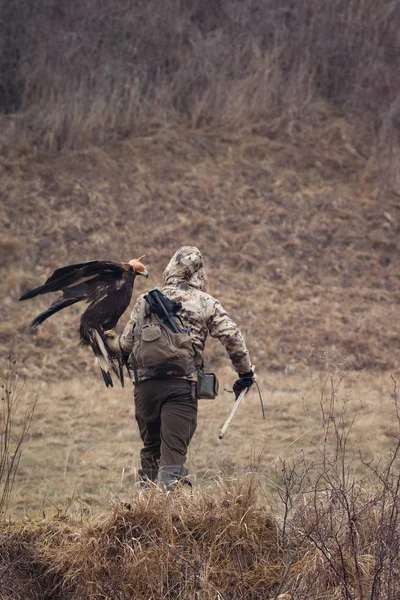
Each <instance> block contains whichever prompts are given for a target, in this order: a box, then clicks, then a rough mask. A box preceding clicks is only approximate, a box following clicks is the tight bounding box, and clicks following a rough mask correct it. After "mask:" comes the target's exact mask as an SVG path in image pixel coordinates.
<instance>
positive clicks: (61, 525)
mask: <svg viewBox="0 0 400 600" xmlns="http://www.w3.org/2000/svg"><path fill="white" fill-rule="evenodd" d="M317 358H318V360H319V363H318V364H317V361H314V366H315V369H314V372H313V376H312V381H313V384H314V385H316V388H317V389H316V390H315V391H316V392H318V398H315V403H313V402H312V401H311V399H309V401H308V404H309V407H308V412H307V421H308V425H309V424H310V421H311V419H312V417H310V413H311V412H312V411H316V413H315V417H316V416H317V411H318V416H319V418H318V419H316V418H315V421H316V422H315V423H314V426H315V427H318V429H319V430H320V431H319V435H317V433H318V432H317V433H316V432H315V431H313V428H311V427H310V428H309V429H308V431H305V432H304V435H303V439H302V440H301V446H302V448H303V450H301V449H300V446H299V444H298V441H299V440H295V439H294V440H292V444H291V445H289V446H287V447H286V448H284V449H283V451H282V455H281V457H278V456H276V457H275V460H274V461H269V462H267V458H268V457H267V456H265V455H258V456H257V457H256V460H255V461H254V460H253V461H251V460H250V459H249V460H248V461H247V464H246V462H243V463H242V464H243V466H242V468H239V467H238V466H236V468H233V469H232V470H231V471H230V473H227V472H226V471H225V473H223V474H222V476H221V474H220V475H215V476H214V477H213V478H211V479H210V478H208V481H207V480H206V479H203V481H202V482H201V484H200V482H197V484H196V485H195V487H194V490H193V493H191V492H190V491H189V490H186V489H182V490H179V489H177V490H175V491H173V492H168V493H167V492H166V491H165V490H163V489H160V488H158V487H157V486H154V487H152V488H150V489H148V490H141V489H140V488H138V487H137V486H134V487H130V488H129V489H125V491H123V490H122V489H121V490H120V494H119V495H115V494H114V496H113V499H112V505H113V506H112V508H111V510H108V511H107V513H106V514H103V515H99V516H96V517H92V516H90V513H89V512H88V509H90V507H89V505H88V504H87V503H84V502H82V501H81V502H80V503H79V502H78V501H77V499H76V501H75V503H71V502H70V503H69V505H68V506H67V507H66V508H64V509H62V510H58V512H57V514H56V512H55V510H54V507H53V515H54V516H53V517H50V516H49V515H48V516H47V518H46V519H44V520H43V519H35V520H29V521H25V523H23V522H22V521H15V522H14V521H5V520H3V521H2V522H0V548H1V552H2V557H3V565H4V569H3V572H2V573H1V579H0V592H1V594H2V597H4V598H7V599H8V598H10V599H11V598H12V599H13V600H17V599H18V600H19V599H20V598H21V599H22V598H24V600H34V599H35V600H36V599H39V598H41V599H44V598H49V599H50V598H52V599H55V598H57V599H59V600H63V599H64V598H68V599H69V600H74V599H76V600H78V599H79V600H81V599H87V600H95V599H100V598H103V599H107V600H111V599H112V600H115V599H119V598H121V600H122V599H123V598H131V597H135V598H138V599H143V600H158V599H160V598H170V599H171V600H172V599H174V600H180V599H182V600H183V599H185V600H186V598H199V599H200V598H204V599H206V600H207V599H209V600H212V599H215V598H221V599H224V600H235V599H239V598H240V599H243V600H261V599H262V600H265V599H271V600H272V599H274V600H276V599H277V598H282V599H283V598H288V597H289V598H292V599H294V600H303V599H304V598H308V599H309V600H321V599H323V600H328V599H332V598H338V599H339V598H341V599H344V600H359V599H361V598H365V599H366V598H371V599H372V598H374V599H376V600H383V599H384V598H385V599H388V600H395V599H396V598H397V597H398V592H399V587H398V581H399V574H400V564H399V540H400V535H399V531H400V522H399V514H400V513H399V508H400V507H399V496H398V491H399V487H400V476H399V469H398V454H399V448H400V442H399V439H400V438H399V425H400V413H399V405H398V394H397V387H396V383H395V382H394V381H392V394H391V395H392V397H391V398H389V399H388V409H389V410H388V411H387V412H388V413H390V418H391V423H392V430H393V438H392V442H391V443H388V444H387V445H386V450H385V451H383V452H382V456H381V457H379V456H378V455H377V453H376V448H377V447H378V445H375V446H373V447H371V446H369V447H367V446H368V444H366V445H365V443H366V442H368V439H367V438H368V431H366V427H365V425H366V421H365V418H364V421H363V419H362V411H363V410H364V408H363V407H362V406H360V405H359V404H358V403H357V402H354V398H352V397H351V394H350V390H349V383H351V382H349V378H348V376H346V375H345V373H344V371H343V370H342V367H341V366H340V365H338V363H337V360H336V359H334V364H332V363H330V360H331V357H330V356H328V355H326V354H324V355H319V356H318V357H317ZM335 365H336V366H335ZM346 382H347V383H346ZM350 387H351V385H350ZM381 400H382V399H381ZM390 404H391V406H390ZM243 408H244V407H242V410H243ZM252 408H253V407H252V406H249V407H247V410H248V412H250V411H251V410H252ZM381 408H382V409H385V408H386V406H385V405H383V404H381ZM203 416H204V413H203ZM360 418H361V420H362V421H363V423H362V424H361V427H362V428H363V429H364V431H363V436H362V437H361V439H360V437H359V433H360V424H359V423H358V420H359V419H360ZM203 425H204V424H203ZM233 427H234V426H233V425H232V428H233ZM203 428H204V427H203ZM275 428H276V425H275ZM242 433H243V432H242ZM363 443H364V447H363ZM231 448H232V442H231ZM312 449H313V451H311V452H310V450H312ZM356 449H357V450H358V451H361V455H359V456H361V459H360V458H359V459H358V460H357V459H356ZM389 449H390V450H389ZM287 450H289V452H287ZM270 451H271V450H270V449H269V452H270ZM368 451H369V452H370V453H373V454H374V456H373V457H371V455H368V454H367V452H368ZM285 452H286V455H287V456H286V458H285V457H284V454H285ZM267 454H268V452H267ZM253 458H254V457H253ZM87 479H88V478H87V477H86V480H87ZM284 594H286V595H284Z"/></svg>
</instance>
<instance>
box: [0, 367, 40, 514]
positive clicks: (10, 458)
mask: <svg viewBox="0 0 400 600" xmlns="http://www.w3.org/2000/svg"><path fill="white" fill-rule="evenodd" d="M21 390H22V386H21V385H19V382H18V370H17V367H16V361H15V360H14V359H13V358H12V357H11V356H9V357H8V359H7V367H6V373H5V375H4V377H2V380H1V400H0V401H1V404H0V514H4V513H5V512H6V510H7V506H8V502H9V499H10V495H11V492H12V489H13V485H14V481H15V476H16V474H17V470H18V465H19V461H20V458H21V452H22V445H23V442H24V440H25V438H26V436H27V435H28V433H29V430H30V428H31V425H32V420H33V415H34V411H35V406H36V403H37V398H34V399H33V400H32V401H31V403H30V404H29V405H28V406H27V408H26V410H25V413H24V414H23V415H22V416H21V415H20V414H19V415H18V416H17V414H16V413H17V409H19V408H20V406H19V404H20V402H19V401H20V394H21Z"/></svg>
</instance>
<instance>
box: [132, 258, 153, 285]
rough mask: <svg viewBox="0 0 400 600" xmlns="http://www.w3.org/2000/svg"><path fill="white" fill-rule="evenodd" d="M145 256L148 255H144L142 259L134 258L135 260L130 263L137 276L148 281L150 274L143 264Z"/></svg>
mask: <svg viewBox="0 0 400 600" xmlns="http://www.w3.org/2000/svg"><path fill="white" fill-rule="evenodd" d="M145 256H146V255H145V254H144V255H143V256H141V257H140V258H134V259H133V260H130V261H129V264H130V266H131V267H132V268H133V270H134V271H135V273H136V275H143V276H144V277H146V279H147V278H148V276H149V272H148V270H147V269H146V267H145V266H144V264H143V263H142V258H144V257H145Z"/></svg>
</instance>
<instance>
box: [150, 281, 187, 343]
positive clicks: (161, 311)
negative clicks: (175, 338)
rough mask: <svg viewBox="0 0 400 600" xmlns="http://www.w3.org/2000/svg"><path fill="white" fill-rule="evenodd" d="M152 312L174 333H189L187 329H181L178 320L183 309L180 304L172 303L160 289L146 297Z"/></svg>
mask: <svg viewBox="0 0 400 600" xmlns="http://www.w3.org/2000/svg"><path fill="white" fill-rule="evenodd" d="M144 298H145V300H146V301H147V303H148V305H149V308H150V312H152V313H154V314H155V315H157V317H158V318H159V319H160V321H162V322H163V323H164V325H166V327H168V328H169V329H170V330H171V331H172V332H173V333H187V332H186V331H185V329H182V328H181V327H179V325H178V323H177V321H176V318H177V314H176V313H177V311H178V310H179V309H180V308H182V304H181V303H180V302H172V300H170V299H169V298H167V296H165V295H164V294H163V293H162V292H160V290H159V289H158V288H154V290H151V292H149V293H148V294H146V295H145V297H144Z"/></svg>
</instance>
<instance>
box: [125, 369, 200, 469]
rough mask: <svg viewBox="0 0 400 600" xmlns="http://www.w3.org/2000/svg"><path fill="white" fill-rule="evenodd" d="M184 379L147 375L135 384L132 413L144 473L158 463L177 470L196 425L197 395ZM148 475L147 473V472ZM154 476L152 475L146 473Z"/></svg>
mask: <svg viewBox="0 0 400 600" xmlns="http://www.w3.org/2000/svg"><path fill="white" fill-rule="evenodd" d="M193 385H195V384H192V382H190V381H187V380H185V379H172V378H171V379H167V378H165V379H148V380H145V381H141V382H140V383H138V384H136V385H135V391H134V398H135V416H136V421H137V423H138V426H139V431H140V437H141V439H142V442H143V448H142V450H141V452H140V460H141V465H142V470H143V472H144V473H153V474H156V473H157V471H158V469H159V468H160V467H168V468H169V467H171V468H173V469H176V470H179V468H181V467H182V465H183V464H184V462H185V461H186V453H187V449H188V446H189V443H190V440H191V439H192V436H193V434H194V432H195V431H196V426H197V399H196V393H195V392H196V391H195V389H193ZM149 477H150V476H149ZM150 478H151V479H153V480H154V477H150Z"/></svg>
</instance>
